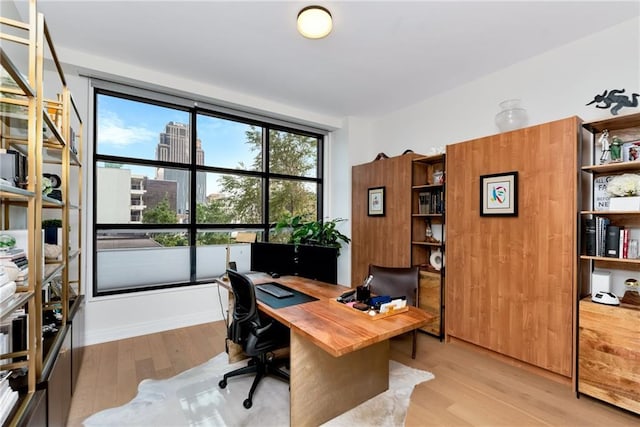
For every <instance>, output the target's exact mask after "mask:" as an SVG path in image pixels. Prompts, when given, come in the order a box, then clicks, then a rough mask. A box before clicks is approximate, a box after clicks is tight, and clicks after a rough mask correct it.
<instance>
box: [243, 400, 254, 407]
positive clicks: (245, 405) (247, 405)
mask: <svg viewBox="0 0 640 427" xmlns="http://www.w3.org/2000/svg"><path fill="white" fill-rule="evenodd" d="M242 406H244V407H245V408H247V409H249V408H251V406H253V402H252V401H251V399H245V401H244V402H242Z"/></svg>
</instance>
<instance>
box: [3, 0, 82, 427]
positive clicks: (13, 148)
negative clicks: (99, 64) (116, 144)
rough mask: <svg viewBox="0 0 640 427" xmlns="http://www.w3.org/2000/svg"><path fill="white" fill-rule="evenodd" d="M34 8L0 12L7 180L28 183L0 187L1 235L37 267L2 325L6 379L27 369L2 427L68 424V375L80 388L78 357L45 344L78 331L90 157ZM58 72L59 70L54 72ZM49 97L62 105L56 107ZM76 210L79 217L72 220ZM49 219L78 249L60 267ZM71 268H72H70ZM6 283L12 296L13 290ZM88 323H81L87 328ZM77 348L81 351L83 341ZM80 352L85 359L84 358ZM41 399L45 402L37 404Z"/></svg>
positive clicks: (18, 378)
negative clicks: (55, 290)
mask: <svg viewBox="0 0 640 427" xmlns="http://www.w3.org/2000/svg"><path fill="white" fill-rule="evenodd" d="M25 3H28V4H27V5H26V8H28V12H27V13H25V14H21V16H17V15H16V14H15V13H13V11H12V10H11V8H9V9H7V10H6V11H5V9H2V13H0V38H1V39H2V41H3V43H5V42H6V46H5V44H3V46H2V49H0V66H1V68H2V72H1V74H2V79H1V81H0V90H1V92H2V96H1V97H0V149H2V150H3V151H2V153H1V154H2V155H7V156H8V158H7V159H3V167H5V165H8V166H6V167H9V166H11V167H12V168H13V171H12V173H10V174H8V175H9V176H16V177H18V178H19V179H16V180H15V181H16V185H19V186H22V183H26V184H25V185H24V188H19V187H13V186H12V185H11V184H13V180H12V181H11V182H8V183H5V184H0V205H1V208H2V211H3V216H2V219H3V221H2V227H1V230H0V231H3V232H4V233H6V234H9V233H10V232H14V231H15V232H16V233H18V235H20V236H23V237H21V238H20V240H19V241H17V242H16V249H20V250H23V251H24V256H23V257H22V258H24V261H25V263H27V262H28V270H21V271H23V273H21V274H20V275H19V276H18V279H17V280H15V282H16V286H15V293H14V294H13V295H10V296H9V297H8V298H7V299H6V300H4V301H3V302H2V303H0V317H2V319H3V321H7V320H10V321H11V322H12V323H11V329H6V331H8V332H7V334H8V335H9V336H10V341H9V342H10V343H11V348H8V349H7V348H3V350H2V351H0V356H2V359H3V360H8V359H13V360H12V361H10V363H3V364H1V365H0V373H2V372H10V371H17V370H23V369H25V368H26V375H10V381H9V386H10V388H12V389H13V390H14V391H16V392H18V393H19V399H18V400H17V402H15V403H9V402H7V401H6V400H5V401H2V402H0V414H2V413H4V414H5V415H6V414H7V412H5V411H10V412H8V417H7V418H6V422H4V423H2V424H3V425H5V424H6V425H27V424H29V423H28V422H27V418H28V417H30V416H31V414H33V413H34V411H40V412H39V415H38V416H40V415H42V414H43V413H44V416H43V417H44V418H47V419H48V425H65V424H66V416H67V414H68V408H67V406H68V405H66V406H65V403H64V402H63V401H64V399H65V398H66V394H67V392H68V394H69V396H68V397H69V399H70V393H71V391H70V390H68V388H67V387H66V385H65V381H63V380H62V377H61V376H64V375H65V373H66V372H69V375H70V379H69V380H68V384H69V385H72V373H71V370H70V369H69V370H67V368H68V367H70V365H71V358H70V355H69V354H68V353H67V352H66V348H65V351H62V350H60V347H54V348H55V351H49V349H48V348H46V349H45V346H46V344H45V342H46V341H47V339H49V338H52V337H53V339H54V340H56V341H62V340H63V339H66V338H65V336H64V334H59V335H58V334H57V333H56V328H50V326H51V325H52V324H54V323H55V324H56V326H59V328H58V329H57V330H58V331H63V332H64V331H65V330H66V329H70V325H71V320H72V319H71V318H70V313H69V304H68V299H69V297H70V295H71V294H72V292H71V288H70V283H72V282H73V283H74V289H73V291H74V293H75V294H78V295H81V294H82V288H81V283H80V274H81V271H82V265H81V261H82V259H81V258H82V257H81V254H80V252H81V229H80V226H79V224H80V219H81V218H80V213H79V212H81V208H80V207H79V206H80V205H81V200H82V197H81V194H82V186H81V184H82V171H81V168H80V160H79V159H80V158H82V151H81V149H82V135H83V124H82V118H81V117H80V114H79V112H78V109H77V107H76V105H75V103H74V101H73V98H72V95H71V92H70V90H69V87H68V85H67V82H66V79H65V76H64V73H63V70H62V67H61V64H60V62H59V61H58V57H57V54H56V52H55V48H54V45H53V43H52V39H51V36H50V33H49V30H48V28H47V25H46V21H45V18H44V15H43V14H42V13H39V11H38V7H37V5H36V0H28V2H25ZM5 12H6V13H5ZM14 15H15V16H14ZM23 20H24V22H22V21H23ZM16 60H17V61H16ZM13 61H16V63H14V62H13ZM16 64H19V65H20V66H19V67H18V66H16ZM45 64H47V66H46V67H45ZM49 65H53V67H51V69H49ZM45 68H47V72H46V73H45ZM54 68H55V70H54ZM56 71H57V72H56ZM48 96H52V97H54V98H57V99H48V98H47V97H48ZM76 147H77V148H76ZM77 150H80V151H79V152H78V151H77ZM9 155H10V157H9ZM5 160H6V161H5ZM47 173H50V174H55V175H57V176H58V177H59V182H58V183H57V184H56V185H55V186H56V188H57V189H58V191H57V195H58V198H57V199H56V198H52V197H47V196H44V195H43V190H44V182H45V181H44V180H43V179H42V178H43V176H45V175H46V174H47ZM58 199H60V200H58ZM74 203H75V204H76V205H77V206H78V208H77V209H75V210H73V214H70V211H72V209H71V206H72V205H74ZM70 215H72V216H70ZM47 219H59V220H60V222H61V224H62V227H61V228H62V230H63V232H62V233H61V236H62V241H59V240H58V242H57V244H58V245H60V246H61V247H64V248H70V249H69V250H65V251H62V254H61V260H60V261H58V262H56V263H54V264H49V263H47V264H45V263H44V258H45V246H44V244H43V227H42V224H43V221H44V220H47ZM69 230H73V233H72V234H70V232H69ZM22 258H17V257H16V258H11V259H10V261H11V262H13V263H14V264H15V265H16V266H17V267H19V268H20V267H22V266H23V265H24V264H20V263H19V262H18V261H20V262H21V261H22ZM71 260H73V262H74V264H73V265H70V261H71ZM14 268H15V267H14ZM25 276H26V277H25ZM53 279H55V281H56V283H61V285H60V288H61V289H62V292H61V295H62V297H61V302H60V304H59V308H60V312H59V313H55V315H53V313H51V312H50V305H49V303H48V302H47V292H49V291H50V286H49V284H50V283H49V282H50V281H52V280H53ZM3 284H4V285H9V288H13V283H12V282H6V283H3ZM0 286H1V285H0ZM9 288H6V287H5V293H6V294H11V293H13V292H14V291H13V289H9ZM82 301H84V299H82ZM25 316H26V322H27V325H28V327H27V328H24V329H25V330H26V331H27V333H26V335H25V338H24V343H22V342H20V337H21V334H16V333H15V331H16V330H19V331H21V330H22V329H23V328H18V329H16V326H19V324H20V322H22V321H23V320H22V318H23V317H25ZM52 316H53V318H52ZM81 321H82V320H79V321H78V322H76V323H77V324H80V322H81ZM0 326H2V325H0ZM45 326H47V329H45V328H44V327H45ZM78 330H80V327H79V328H78ZM3 332H4V331H3ZM45 338H47V339H45ZM16 343H17V344H16ZM78 344H79V345H81V344H82V342H81V341H78ZM7 347H8V346H7ZM74 352H75V353H76V355H78V354H79V353H78V351H74ZM76 355H74V358H75V359H76V360H78V361H79V360H81V358H79V357H78V358H76ZM16 359H22V360H16ZM48 366H55V368H54V369H55V370H56V371H57V372H63V373H61V374H58V375H61V376H58V377H57V379H56V381H51V378H50V377H49V376H48V375H49V374H48V371H46V370H45V369H44V367H48ZM78 366H79V363H78ZM21 374H23V373H21ZM51 376H52V377H53V375H51ZM76 377H77V376H76ZM43 391H45V392H46V396H47V397H46V399H44V401H46V403H44V404H42V405H41V404H40V403H39V402H42V401H43V399H42V392H43ZM35 396H39V397H38V401H37V402H36V398H35ZM69 399H67V400H69ZM66 403H68V402H66ZM36 405H39V406H37V407H36Z"/></svg>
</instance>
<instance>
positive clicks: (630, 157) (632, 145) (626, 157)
mask: <svg viewBox="0 0 640 427" xmlns="http://www.w3.org/2000/svg"><path fill="white" fill-rule="evenodd" d="M636 160H640V141H632V142H625V143H624V144H622V161H623V162H634V161H636Z"/></svg>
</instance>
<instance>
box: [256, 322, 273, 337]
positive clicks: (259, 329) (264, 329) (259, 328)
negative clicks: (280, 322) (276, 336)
mask: <svg viewBox="0 0 640 427" xmlns="http://www.w3.org/2000/svg"><path fill="white" fill-rule="evenodd" d="M252 324H253V332H254V334H255V336H256V337H258V338H260V336H262V335H264V334H265V333H266V332H267V331H268V330H269V329H270V328H271V326H272V325H273V322H269V323H268V324H266V325H264V326H262V325H259V324H257V323H255V322H252Z"/></svg>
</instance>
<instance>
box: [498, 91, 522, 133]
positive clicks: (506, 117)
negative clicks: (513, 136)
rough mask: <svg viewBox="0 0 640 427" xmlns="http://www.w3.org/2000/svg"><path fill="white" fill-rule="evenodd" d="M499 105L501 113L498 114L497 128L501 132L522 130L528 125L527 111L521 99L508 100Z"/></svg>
mask: <svg viewBox="0 0 640 427" xmlns="http://www.w3.org/2000/svg"><path fill="white" fill-rule="evenodd" d="M498 105H499V106H500V110H501V111H500V112H499V113H498V114H496V126H498V129H500V132H507V131H510V130H515V129H520V128H522V127H524V126H526V125H527V110H525V109H524V108H522V106H521V105H520V100H519V99H508V100H506V101H502V102H501V103H500V104H498Z"/></svg>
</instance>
